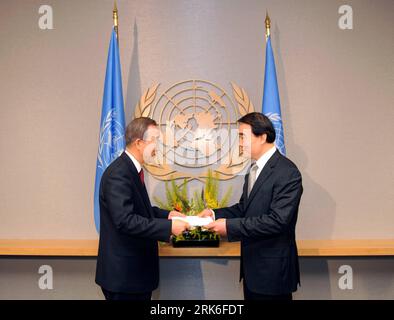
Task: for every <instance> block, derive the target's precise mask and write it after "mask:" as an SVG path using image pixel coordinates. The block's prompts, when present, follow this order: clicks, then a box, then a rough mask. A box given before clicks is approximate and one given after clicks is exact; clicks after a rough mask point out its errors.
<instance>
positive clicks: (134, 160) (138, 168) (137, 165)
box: [124, 150, 142, 173]
mask: <svg viewBox="0 0 394 320" xmlns="http://www.w3.org/2000/svg"><path fill="white" fill-rule="evenodd" d="M124 152H125V153H126V154H127V155H128V156H129V157H130V159H131V161H133V163H134V166H135V167H136V169H137V172H138V173H139V172H140V171H141V169H142V166H141V164H140V163H139V162H138V160H137V159H136V158H135V157H134V156H133V155H132V154H131V153H130V152H128V151H127V150H125V151H124Z"/></svg>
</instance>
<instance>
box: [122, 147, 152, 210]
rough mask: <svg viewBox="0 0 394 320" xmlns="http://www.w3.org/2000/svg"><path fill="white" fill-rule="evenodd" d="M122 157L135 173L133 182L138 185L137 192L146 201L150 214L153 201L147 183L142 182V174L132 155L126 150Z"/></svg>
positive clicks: (133, 173)
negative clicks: (151, 201)
mask: <svg viewBox="0 0 394 320" xmlns="http://www.w3.org/2000/svg"><path fill="white" fill-rule="evenodd" d="M121 157H122V158H123V160H124V161H125V162H126V163H127V166H128V167H129V168H130V171H131V173H132V175H133V182H134V184H135V186H136V187H137V190H138V191H139V192H137V194H138V195H139V196H140V197H141V198H142V199H141V200H142V202H143V203H144V205H145V207H146V209H147V210H148V212H149V214H151V203H150V199H149V195H148V191H147V190H146V187H145V185H143V184H142V182H141V179H140V176H139V174H138V171H137V168H136V167H135V165H134V163H133V161H132V160H131V159H130V157H129V156H128V155H127V154H126V152H123V153H122V154H121Z"/></svg>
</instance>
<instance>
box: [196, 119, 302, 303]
mask: <svg viewBox="0 0 394 320" xmlns="http://www.w3.org/2000/svg"><path fill="white" fill-rule="evenodd" d="M238 122H239V137H240V149H241V150H242V151H243V153H244V154H245V156H247V155H248V156H249V157H250V158H251V159H252V160H255V163H254V164H253V165H252V167H251V169H250V172H249V174H247V175H246V176H245V183H244V186H243V193H242V196H241V199H240V201H239V203H237V204H235V205H233V206H231V207H228V208H221V209H216V210H215V211H214V212H213V211H212V210H209V209H205V210H204V211H203V212H201V213H200V216H212V217H213V218H214V219H216V220H215V221H214V222H212V223H211V224H210V225H208V226H207V228H209V229H211V230H213V231H216V232H218V233H219V234H221V235H222V236H226V235H227V238H228V240H229V241H241V274H240V279H242V278H243V280H244V282H243V287H244V297H245V299H246V300H277V299H278V300H291V299H292V292H294V291H296V290H297V286H298V284H299V283H300V274H299V265H298V253H297V245H296V240H295V227H296V222H297V215H298V206H299V203H300V199H301V195H302V192H303V188H302V181H301V174H300V172H299V171H298V169H297V167H296V165H295V164H294V163H293V162H291V161H290V160H289V159H287V158H286V157H284V156H283V155H281V154H280V152H279V151H278V150H277V149H276V147H275V145H274V141H275V130H274V127H273V125H272V123H271V121H270V120H269V119H268V118H267V117H266V116H265V115H263V114H261V113H257V112H253V113H250V114H247V115H245V116H244V117H242V118H241V119H239V120H238Z"/></svg>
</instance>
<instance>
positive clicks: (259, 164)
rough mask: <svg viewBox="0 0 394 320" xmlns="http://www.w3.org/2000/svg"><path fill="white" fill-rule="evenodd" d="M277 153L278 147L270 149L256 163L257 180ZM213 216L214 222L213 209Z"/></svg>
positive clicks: (213, 212)
mask: <svg viewBox="0 0 394 320" xmlns="http://www.w3.org/2000/svg"><path fill="white" fill-rule="evenodd" d="M275 151H276V147H275V146H273V147H272V148H271V149H269V150H268V151H267V152H266V153H264V154H263V155H262V156H261V157H260V158H259V159H258V160H257V161H256V165H257V167H258V169H257V171H256V180H255V182H256V181H257V178H258V177H259V174H260V173H261V171H263V169H264V166H265V165H266V164H267V162H268V160H269V159H271V157H272V156H273V155H274V153H275ZM210 210H211V212H212V214H213V220H216V217H215V211H213V210H212V209H210Z"/></svg>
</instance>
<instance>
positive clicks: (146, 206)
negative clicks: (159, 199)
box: [96, 153, 171, 293]
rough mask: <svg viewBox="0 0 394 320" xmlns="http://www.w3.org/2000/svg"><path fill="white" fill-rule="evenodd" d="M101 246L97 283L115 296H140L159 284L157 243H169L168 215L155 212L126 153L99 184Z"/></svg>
mask: <svg viewBox="0 0 394 320" xmlns="http://www.w3.org/2000/svg"><path fill="white" fill-rule="evenodd" d="M99 197H100V241H99V251H98V258H97V268H96V283H97V284H98V285H100V286H101V287H103V288H104V289H106V290H108V291H112V292H122V293H141V292H148V291H152V290H154V289H156V288H157V287H158V284H159V257H158V245H157V241H158V240H159V241H169V239H170V235H171V220H168V219H167V217H168V213H169V212H168V211H166V210H161V209H159V208H156V207H152V206H151V203H150V201H149V197H148V193H147V191H146V188H145V186H143V184H142V183H141V180H140V177H139V175H138V172H137V169H136V167H135V166H134V164H133V162H132V160H131V159H130V158H129V156H128V155H127V154H126V153H122V155H121V156H120V157H118V158H117V159H116V160H114V161H113V163H111V165H110V166H108V168H107V169H106V170H105V172H104V174H103V176H102V178H101V184H100V196H99Z"/></svg>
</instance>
